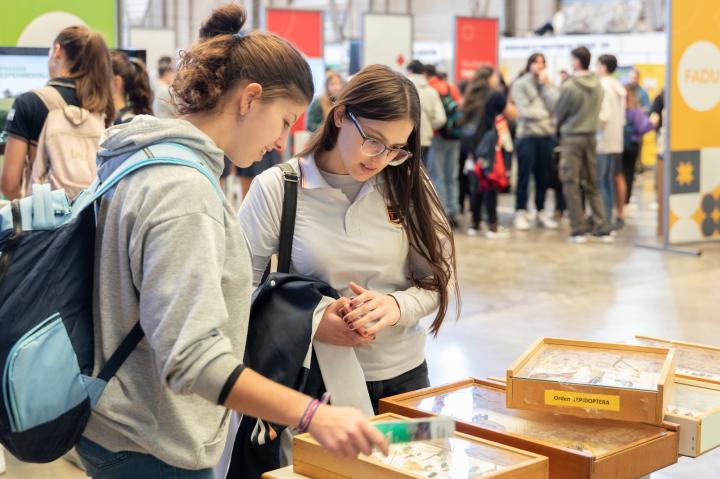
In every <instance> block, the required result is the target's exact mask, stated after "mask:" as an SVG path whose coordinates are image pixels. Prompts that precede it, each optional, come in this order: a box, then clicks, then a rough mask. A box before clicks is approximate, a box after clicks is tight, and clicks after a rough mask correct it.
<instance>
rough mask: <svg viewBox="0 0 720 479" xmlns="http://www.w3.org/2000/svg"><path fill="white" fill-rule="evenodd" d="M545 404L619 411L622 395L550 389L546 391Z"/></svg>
mask: <svg viewBox="0 0 720 479" xmlns="http://www.w3.org/2000/svg"><path fill="white" fill-rule="evenodd" d="M545 405H546V406H563V407H578V408H582V409H598V410H600V411H614V412H619V411H620V396H612V395H609V394H586V393H576V392H571V391H555V390H552V389H548V390H546V391H545Z"/></svg>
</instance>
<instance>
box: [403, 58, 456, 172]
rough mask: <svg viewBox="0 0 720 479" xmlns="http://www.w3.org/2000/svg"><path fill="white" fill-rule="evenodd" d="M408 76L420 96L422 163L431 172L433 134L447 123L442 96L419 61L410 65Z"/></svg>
mask: <svg viewBox="0 0 720 479" xmlns="http://www.w3.org/2000/svg"><path fill="white" fill-rule="evenodd" d="M407 76H408V78H409V79H410V81H412V82H413V84H415V89H417V92H418V95H420V107H421V108H422V112H421V114H422V116H421V122H422V123H421V128H420V145H421V147H422V162H423V164H424V165H425V167H426V168H427V169H428V170H429V169H430V168H431V166H430V161H431V158H430V156H429V155H428V153H429V151H430V147H431V146H432V139H433V132H434V131H435V130H437V129H439V128H441V127H442V126H443V125H444V124H445V122H446V121H447V116H446V115H445V107H443V103H442V99H441V98H440V94H439V93H438V92H437V91H436V90H435V89H434V88H433V87H431V86H430V83H428V79H427V77H426V76H425V67H424V65H423V64H422V63H420V62H419V61H418V60H413V61H411V62H410V63H408V66H407Z"/></svg>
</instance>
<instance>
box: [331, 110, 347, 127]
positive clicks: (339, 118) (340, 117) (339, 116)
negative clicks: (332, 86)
mask: <svg viewBox="0 0 720 479" xmlns="http://www.w3.org/2000/svg"><path fill="white" fill-rule="evenodd" d="M333 121H334V122H335V127H337V128H340V127H342V124H343V121H345V107H344V106H339V107H337V108H335V113H334V115H333Z"/></svg>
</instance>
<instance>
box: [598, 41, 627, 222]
mask: <svg viewBox="0 0 720 479" xmlns="http://www.w3.org/2000/svg"><path fill="white" fill-rule="evenodd" d="M617 66H618V62H617V58H615V56H613V55H600V57H599V58H598V63H597V74H598V77H599V78H600V84H601V85H602V87H603V90H604V92H605V94H604V96H603V101H602V106H601V107H600V128H599V130H598V134H597V140H598V141H597V164H598V182H599V185H600V193H601V194H602V197H603V204H604V205H605V215H606V216H607V219H608V221H609V222H612V218H613V209H614V206H615V205H616V201H615V196H616V192H617V195H618V196H622V198H623V199H624V198H625V191H626V190H627V186H626V185H625V177H624V176H623V173H622V171H623V168H622V152H623V143H624V136H625V135H624V130H625V96H626V92H625V87H623V86H622V84H621V83H620V82H619V81H618V80H617V79H616V78H615V77H614V76H613V74H614V73H615V70H617ZM623 205H624V203H623V204H622V205H621V204H617V208H618V211H619V215H618V217H619V218H620V217H622V206H623ZM621 221H622V220H621ZM616 226H620V225H619V224H617V225H613V228H614V229H615V227H616Z"/></svg>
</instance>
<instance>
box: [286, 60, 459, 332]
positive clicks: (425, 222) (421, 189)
mask: <svg viewBox="0 0 720 479" xmlns="http://www.w3.org/2000/svg"><path fill="white" fill-rule="evenodd" d="M338 108H344V109H345V111H346V112H347V111H351V112H352V113H353V114H355V115H356V116H357V117H360V118H367V119H371V120H380V121H393V120H399V119H403V118H409V119H410V120H412V122H413V125H414V127H413V130H412V133H410V137H409V138H408V149H409V150H410V152H411V153H412V154H413V157H412V158H411V159H409V160H408V161H406V162H405V163H403V164H402V165H400V166H388V167H387V168H385V169H384V170H383V173H382V174H383V176H384V180H385V184H386V188H383V191H384V194H385V200H386V201H387V203H388V207H390V208H393V209H395V210H396V211H397V213H399V217H400V221H401V222H402V225H403V228H404V229H405V232H406V233H407V235H408V238H409V241H410V248H411V249H412V250H414V251H415V252H416V253H417V254H419V255H420V256H421V257H422V258H423V259H424V260H425V261H426V262H427V263H428V264H429V265H430V268H431V272H432V275H431V276H430V277H428V278H418V277H415V276H412V277H411V278H410V279H411V281H412V283H413V285H415V286H417V287H420V288H423V289H426V290H430V291H437V292H438V294H439V295H440V309H439V311H438V313H437V315H436V316H435V320H434V321H433V323H432V325H431V326H430V332H431V333H432V334H434V335H437V333H438V331H439V330H440V326H441V325H442V322H443V319H444V318H445V316H446V314H447V311H448V305H449V302H450V289H451V288H452V289H453V290H454V292H455V296H456V301H457V304H458V312H459V309H460V308H459V303H460V296H459V290H458V288H457V275H456V268H455V265H456V262H455V242H454V239H453V233H452V229H451V228H450V225H449V223H448V221H447V218H445V216H444V214H443V213H442V211H443V208H442V205H441V204H440V200H439V199H438V197H437V194H436V193H435V189H434V188H433V186H432V183H431V182H430V178H429V177H428V174H427V171H426V170H425V167H424V166H423V163H422V161H421V157H422V154H421V148H420V114H421V107H420V98H419V96H418V93H417V90H416V89H415V86H414V85H413V83H412V82H411V81H410V80H409V79H408V78H406V77H404V76H403V75H401V74H399V73H396V72H394V71H392V70H391V69H390V68H388V67H386V66H381V65H371V66H369V67H366V68H364V69H363V70H361V71H360V72H359V73H358V74H356V75H355V76H354V77H353V78H352V79H351V80H350V81H349V82H348V83H347V84H346V85H345V87H344V88H343V90H342V92H341V93H340V95H339V97H338V98H337V99H336V101H335V104H334V105H333V107H332V108H331V109H330V112H329V113H328V118H327V120H326V121H325V122H324V123H323V125H322V127H321V128H320V129H319V130H318V131H317V132H316V133H315V135H314V136H313V138H312V139H311V140H310V142H309V144H308V146H307V147H306V149H305V151H303V152H302V153H300V155H299V156H308V155H316V154H318V153H320V152H323V151H330V150H332V149H333V148H334V147H335V145H336V143H337V139H338V133H339V129H338V127H337V126H336V125H335V122H334V121H333V118H334V115H335V111H337V109H338Z"/></svg>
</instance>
